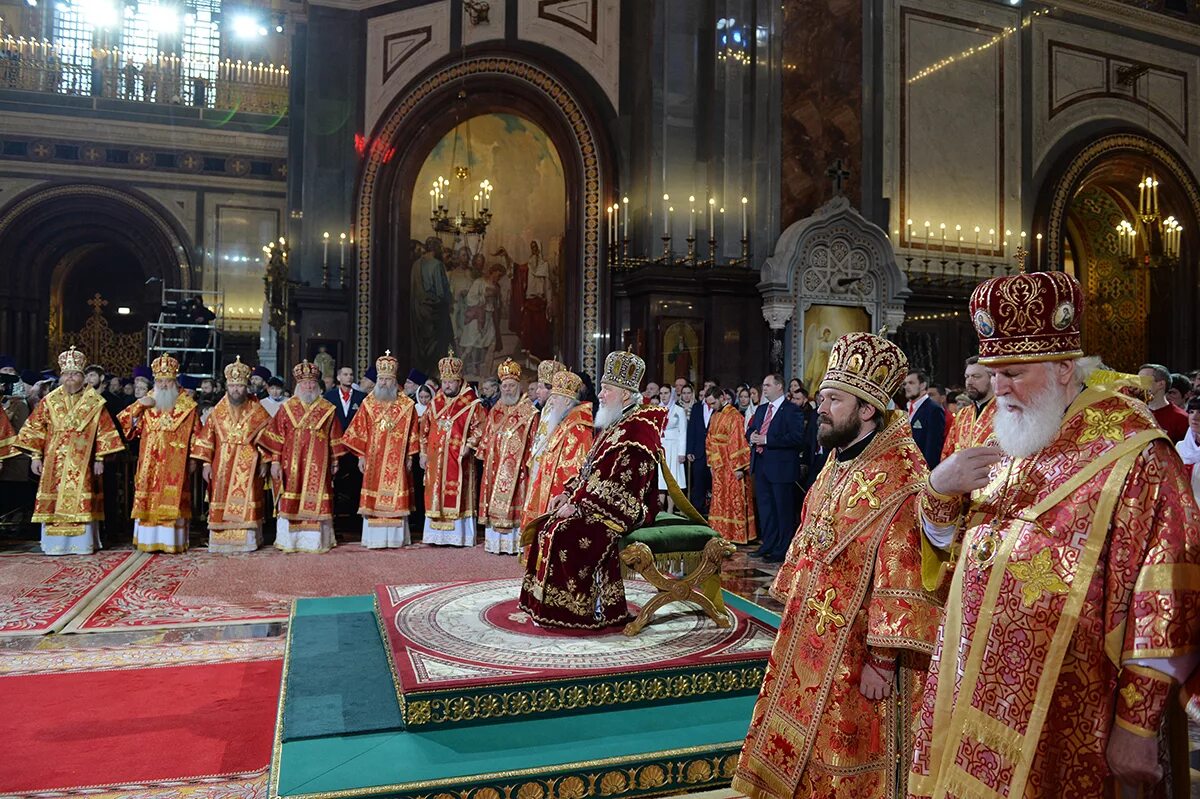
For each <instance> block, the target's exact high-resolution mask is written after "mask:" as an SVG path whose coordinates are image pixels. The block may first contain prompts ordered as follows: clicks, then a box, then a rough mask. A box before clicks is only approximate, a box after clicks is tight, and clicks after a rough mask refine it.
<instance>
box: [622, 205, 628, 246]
mask: <svg viewBox="0 0 1200 799" xmlns="http://www.w3.org/2000/svg"><path fill="white" fill-rule="evenodd" d="M621 205H622V206H623V207H624V209H625V220H624V223H623V225H622V228H621V238H624V239H628V238H629V198H628V197H622V198H621Z"/></svg>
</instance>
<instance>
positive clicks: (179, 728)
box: [0, 660, 283, 794]
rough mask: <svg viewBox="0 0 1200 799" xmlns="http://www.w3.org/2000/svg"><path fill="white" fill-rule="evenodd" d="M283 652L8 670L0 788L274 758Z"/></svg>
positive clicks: (3, 683)
mask: <svg viewBox="0 0 1200 799" xmlns="http://www.w3.org/2000/svg"><path fill="white" fill-rule="evenodd" d="M282 666H283V664H282V661H279V660H268V661H253V662H239V663H223V664H219V665H209V666H173V667H168V668H156V669H123V670H118V671H100V672H88V673H82V674H80V673H68V674H50V675H36V676H25V677H4V678H0V740H3V741H4V749H5V752H4V756H3V757H0V794H8V793H30V792H33V791H49V790H55V789H68V788H80V787H84V786H95V787H102V786H105V787H107V786H112V787H119V786H125V785H138V784H143V783H147V782H156V781H162V780H188V779H191V778H195V777H216V776H221V775H235V774H245V773H248V772H253V771H255V770H258V769H262V768H263V767H264V766H266V765H267V764H268V763H269V762H270V758H271V740H272V730H274V725H275V714H276V706H277V703H278V699H279V679H280V672H281V670H282Z"/></svg>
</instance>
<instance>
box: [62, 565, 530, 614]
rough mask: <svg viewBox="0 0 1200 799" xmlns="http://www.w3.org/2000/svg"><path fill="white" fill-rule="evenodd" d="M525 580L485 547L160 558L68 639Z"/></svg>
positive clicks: (140, 569)
mask: <svg viewBox="0 0 1200 799" xmlns="http://www.w3.org/2000/svg"><path fill="white" fill-rule="evenodd" d="M520 574H521V567H520V566H519V565H518V563H517V559H516V558H515V557H511V556H501V555H491V554H488V553H487V552H484V551H483V547H481V546H480V547H475V548H473V549H456V548H451V547H431V546H422V545H418V546H415V547H408V548H405V549H389V550H367V549H363V548H362V547H361V546H359V545H358V544H342V545H340V546H338V547H336V548H335V549H333V550H332V551H331V552H327V553H325V554H322V555H301V554H290V555H289V554H284V553H282V552H279V551H277V550H274V549H265V550H260V551H258V552H253V553H250V554H246V555H218V554H213V553H210V552H208V551H207V550H192V551H190V552H186V553H183V554H181V555H161V554H159V555H153V556H151V557H150V558H148V559H147V560H145V561H144V562H142V563H141V564H139V565H138V566H137V568H135V569H133V570H131V571H130V572H129V574H128V575H127V577H126V578H125V579H124V581H123V582H121V583H120V584H119V585H117V586H116V587H115V588H114V589H112V590H110V591H109V592H107V594H106V595H101V596H99V597H98V598H97V599H96V600H95V601H93V602H92V603H91V605H90V607H89V608H87V609H85V610H84V611H83V612H81V613H80V614H79V615H78V616H76V618H75V620H74V621H72V622H71V623H70V624H69V625H68V627H67V632H90V631H98V630H140V629H146V628H151V627H195V626H204V625H212V624H240V623H249V622H267V621H282V620H286V619H287V617H288V612H289V610H290V608H291V604H292V600H293V599H295V598H297V597H320V596H346V595H352V594H370V593H373V592H374V590H375V586H376V585H378V584H380V583H387V584H389V585H403V584H406V583H420V582H440V581H445V580H485V579H494V578H497V577H517V576H518V575H520Z"/></svg>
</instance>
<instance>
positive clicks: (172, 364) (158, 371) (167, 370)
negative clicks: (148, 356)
mask: <svg viewBox="0 0 1200 799" xmlns="http://www.w3.org/2000/svg"><path fill="white" fill-rule="evenodd" d="M150 371H151V372H152V373H153V374H154V379H155V380H174V379H175V378H177V377H179V361H177V360H175V359H174V358H172V357H171V356H170V355H160V356H158V357H157V358H155V359H154V360H153V361H151V362H150Z"/></svg>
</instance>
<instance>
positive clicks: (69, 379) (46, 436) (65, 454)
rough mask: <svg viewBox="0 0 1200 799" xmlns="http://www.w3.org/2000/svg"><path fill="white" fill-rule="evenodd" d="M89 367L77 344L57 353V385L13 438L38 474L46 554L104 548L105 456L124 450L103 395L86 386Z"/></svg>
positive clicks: (36, 511) (38, 514) (36, 510)
mask: <svg viewBox="0 0 1200 799" xmlns="http://www.w3.org/2000/svg"><path fill="white" fill-rule="evenodd" d="M86 365H87V357H86V356H85V355H84V354H83V353H82V352H80V351H79V350H77V349H75V348H74V347H71V348H70V349H69V350H66V351H65V352H63V353H62V354H61V355H59V356H58V369H59V374H60V375H61V377H60V381H59V382H60V385H59V387H58V388H56V389H54V390H53V391H51V392H50V393H49V394H47V395H46V396H45V397H44V398H43V399H42V401H41V402H39V403H38V404H37V405H36V406H35V407H34V409H33V413H31V414H30V415H29V418H28V419H26V420H25V424H24V425H23V426H22V427H21V431H20V432H19V433H17V438H16V441H14V442H13V446H15V447H16V448H17V449H19V450H22V451H24V452H27V453H29V456H30V457H31V458H32V459H33V460H32V462H31V463H30V465H29V470H30V471H31V472H33V474H35V475H37V476H38V478H39V482H38V490H37V501H36V504H35V505H34V507H33V517H32V518H33V521H35V522H41V523H42V552H45V553H46V554H47V555H90V554H92V553H93V552H95V551H96V550H97V549H99V548H100V529H99V525H98V524H97V522H99V521H101V520H103V519H104V497H103V495H102V493H101V484H100V480H99V478H100V476H101V475H102V474H104V456H105V455H111V454H113V453H114V452H120V451H121V450H123V449H124V448H125V445H124V444H123V443H121V435H120V433H118V432H117V428H116V426H115V425H114V424H113V420H112V417H111V416H110V415H109V414H108V411H107V410H105V408H104V398H103V397H101V396H100V394H99V392H97V391H96V390H95V389H94V388H92V387H91V386H87V385H84V382H83V370H84V367H85V366H86ZM47 454H49V455H50V457H49V459H47V458H46V455H47ZM47 460H48V462H47Z"/></svg>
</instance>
